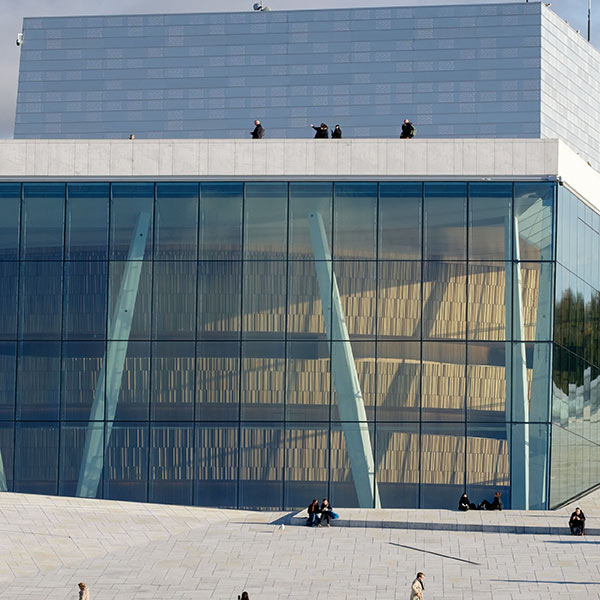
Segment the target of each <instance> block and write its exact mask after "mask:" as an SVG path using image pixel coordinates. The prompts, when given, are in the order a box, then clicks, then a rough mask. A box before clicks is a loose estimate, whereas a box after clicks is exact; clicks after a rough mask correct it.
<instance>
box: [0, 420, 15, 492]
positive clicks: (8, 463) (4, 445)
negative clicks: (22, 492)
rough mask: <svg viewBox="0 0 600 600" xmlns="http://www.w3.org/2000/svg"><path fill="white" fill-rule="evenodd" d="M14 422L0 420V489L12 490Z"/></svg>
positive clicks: (4, 490) (3, 490)
mask: <svg viewBox="0 0 600 600" xmlns="http://www.w3.org/2000/svg"><path fill="white" fill-rule="evenodd" d="M14 430H15V424H14V423H3V422H1V421H0V459H1V462H0V491H2V492H12V491H13V465H14V454H15V433H14Z"/></svg>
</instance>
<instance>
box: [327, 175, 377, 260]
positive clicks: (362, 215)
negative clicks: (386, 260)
mask: <svg viewBox="0 0 600 600" xmlns="http://www.w3.org/2000/svg"><path fill="white" fill-rule="evenodd" d="M333 211H334V215H333V240H334V242H333V256H334V257H335V258H338V259H345V260H348V259H363V260H365V259H375V256H376V238H377V184H376V183H336V184H335V185H334V203H333Z"/></svg>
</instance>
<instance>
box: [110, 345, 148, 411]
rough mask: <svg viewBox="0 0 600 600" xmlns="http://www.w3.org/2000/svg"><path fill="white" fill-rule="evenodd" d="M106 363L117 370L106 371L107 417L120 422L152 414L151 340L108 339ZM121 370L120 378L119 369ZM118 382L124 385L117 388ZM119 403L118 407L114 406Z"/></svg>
mask: <svg viewBox="0 0 600 600" xmlns="http://www.w3.org/2000/svg"><path fill="white" fill-rule="evenodd" d="M107 364H109V365H115V367H114V369H115V372H114V373H113V372H107V374H106V377H107V383H106V405H107V407H106V416H107V419H109V420H110V419H111V417H112V415H113V414H114V415H115V416H114V417H113V418H114V419H115V420H118V421H136V420H139V421H142V420H147V419H148V417H149V396H150V343H149V342H108V345H107ZM121 369H122V373H123V374H122V376H121V378H120V379H119V378H118V376H116V375H115V373H116V374H118V370H121ZM119 383H120V384H121V385H120V387H118V385H119ZM115 403H116V407H115Z"/></svg>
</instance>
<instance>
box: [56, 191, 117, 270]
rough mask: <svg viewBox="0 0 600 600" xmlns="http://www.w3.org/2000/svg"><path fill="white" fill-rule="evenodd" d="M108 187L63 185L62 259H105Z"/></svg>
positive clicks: (106, 252) (106, 251) (106, 248)
mask: <svg viewBox="0 0 600 600" xmlns="http://www.w3.org/2000/svg"><path fill="white" fill-rule="evenodd" d="M108 202H109V184H108V183H69V184H67V223H66V236H67V239H66V258H67V259H69V260H106V259H107V258H108Z"/></svg>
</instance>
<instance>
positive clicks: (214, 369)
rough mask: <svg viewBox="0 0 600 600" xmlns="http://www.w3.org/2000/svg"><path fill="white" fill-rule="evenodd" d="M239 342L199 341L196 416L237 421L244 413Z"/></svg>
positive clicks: (198, 417)
mask: <svg viewBox="0 0 600 600" xmlns="http://www.w3.org/2000/svg"><path fill="white" fill-rule="evenodd" d="M239 373H240V344H239V342H217V341H210V342H208V341H207V342H198V344H197V347H196V419H198V420H199V421H210V420H213V421H214V420H217V421H218V420H229V421H237V420H238V418H239V414H240V377H239Z"/></svg>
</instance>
